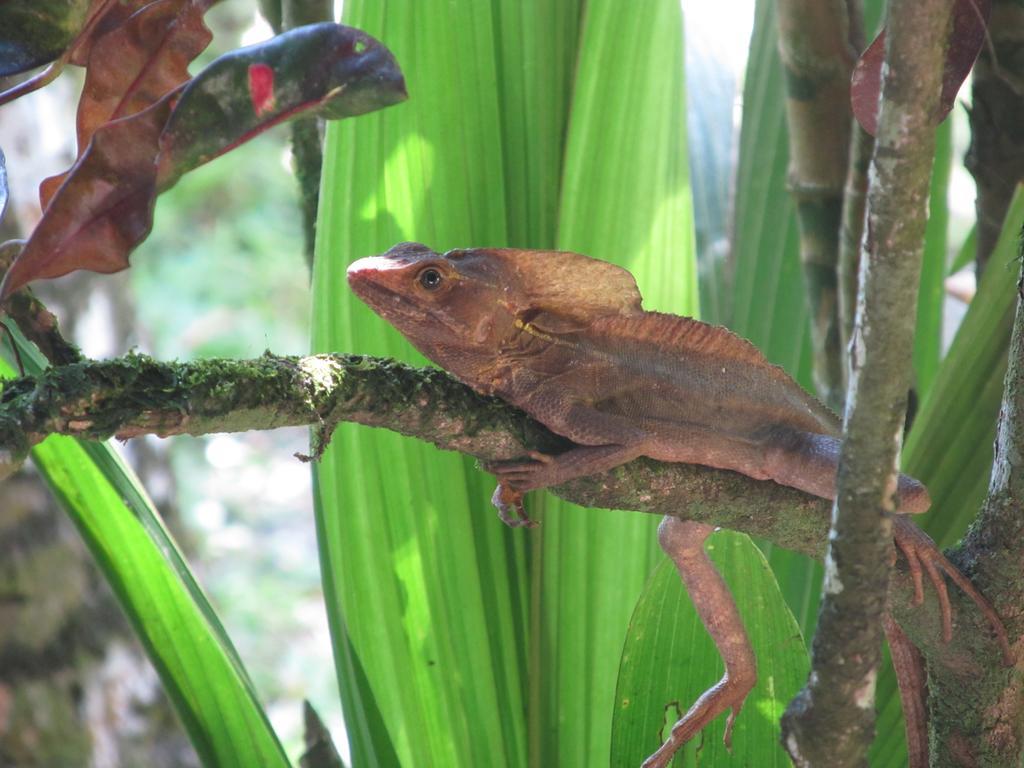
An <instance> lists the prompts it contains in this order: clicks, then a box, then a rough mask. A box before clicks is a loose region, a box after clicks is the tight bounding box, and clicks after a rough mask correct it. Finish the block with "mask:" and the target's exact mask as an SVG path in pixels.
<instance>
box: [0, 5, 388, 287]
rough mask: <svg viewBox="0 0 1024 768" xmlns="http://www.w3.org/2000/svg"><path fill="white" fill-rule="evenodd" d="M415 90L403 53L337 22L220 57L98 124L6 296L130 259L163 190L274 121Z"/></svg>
mask: <svg viewBox="0 0 1024 768" xmlns="http://www.w3.org/2000/svg"><path fill="white" fill-rule="evenodd" d="M225 60H227V61H225ZM405 98H406V93H405V83H404V80H403V79H402V74H401V71H400V70H399V67H398V64H397V63H396V62H395V60H394V57H393V56H392V55H391V52H390V51H388V49H387V48H385V47H384V46H383V45H381V44H380V43H378V42H377V41H376V40H374V39H373V38H371V37H369V36H367V35H365V34H363V33H362V32H359V31H358V30H354V29H351V28H348V27H342V26H340V25H337V24H316V25H312V27H301V28H299V29H296V30H293V31H292V32H290V33H286V34H285V35H281V36H280V37H278V38H275V39H274V40H271V41H269V42H268V43H264V44H262V45H259V46H253V47H252V48H247V49H244V50H242V51H237V52H234V53H230V54H227V55H226V56H224V57H221V58H220V59H217V60H215V61H214V62H213V63H211V64H210V66H209V67H207V68H206V69H205V70H203V72H201V73H200V74H199V75H198V76H197V77H196V78H195V80H194V81H193V82H191V83H189V84H188V85H183V86H180V87H179V88H178V89H175V90H174V91H172V92H171V93H168V94H167V95H166V96H164V97H163V98H162V99H160V101H158V102H157V103H156V104H154V105H153V106H150V107H147V108H146V109H143V110H142V111H140V112H137V113H135V114H133V115H130V116H127V117H122V118H120V119H117V120H114V121H112V122H109V123H106V124H104V125H102V126H101V127H99V128H98V129H97V130H96V131H95V133H94V134H93V136H92V140H91V142H90V143H89V145H88V147H87V148H86V150H85V152H83V153H82V155H81V157H80V158H79V159H78V161H77V162H76V163H75V165H74V166H72V168H71V171H70V172H69V174H68V177H67V178H66V179H65V180H64V182H63V184H61V185H60V187H59V188H58V189H57V191H56V192H55V193H54V194H53V197H52V200H51V201H50V205H49V206H48V207H47V209H46V211H45V213H44V215H43V218H42V219H41V220H40V222H39V225H38V226H37V227H36V229H35V231H34V232H33V233H32V235H31V237H30V238H29V239H28V241H27V243H26V244H25V248H24V250H23V251H22V252H21V254H20V255H19V256H18V258H17V260H16V261H15V262H14V264H13V266H12V267H11V269H10V270H9V271H8V273H7V274H6V275H5V276H4V280H3V283H2V284H0V301H3V300H5V299H6V298H7V297H9V296H10V295H11V294H12V293H13V292H14V291H16V290H18V289H19V288H21V287H22V286H24V285H26V284H27V283H29V282H31V281H32V280H36V279H39V278H49V277H58V276H60V275H64V274H67V273H68V272H72V271H74V270H77V269H89V270H92V271H94V272H116V271H118V270H121V269H125V268H127V267H128V256H129V254H130V253H131V252H132V250H133V249H134V248H135V247H136V246H137V245H138V244H139V243H140V242H142V240H143V239H145V237H146V236H147V235H148V234H149V231H150V229H151V227H152V221H153V207H154V202H155V198H156V195H157V194H158V193H159V192H161V191H163V190H165V189H167V188H168V187H170V186H171V185H172V184H173V183H174V182H175V181H177V180H178V178H180V176H181V174H183V173H185V172H186V171H188V170H191V169H192V168H195V167H196V166H198V165H200V164H202V163H204V162H207V161H208V160H210V159H212V158H214V157H216V156H217V155H220V154H222V153H223V152H226V151H228V150H229V149H231V148H232V147H234V146H237V145H238V144H241V143H242V142H244V141H246V140H248V139H249V138H251V137H252V136H254V135H256V134H258V133H260V132H261V131H263V130H265V129H266V128H268V127H270V126H271V125H274V124H276V123H279V122H282V121H284V120H287V119H289V118H292V117H296V116H298V115H300V114H307V113H309V112H310V111H313V112H315V113H320V114H322V115H324V116H325V117H327V118H329V119H330V118H340V117H348V116H353V115H360V114H364V113H366V112H369V111H372V110H375V109H381V108H383V107H386V106H389V105H391V104H395V103H397V102H399V101H402V100H403V99H405Z"/></svg>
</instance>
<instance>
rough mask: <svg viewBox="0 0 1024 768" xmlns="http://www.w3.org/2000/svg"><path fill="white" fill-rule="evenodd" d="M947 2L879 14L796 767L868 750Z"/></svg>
mask: <svg viewBox="0 0 1024 768" xmlns="http://www.w3.org/2000/svg"><path fill="white" fill-rule="evenodd" d="M952 5H953V3H952V0H902V1H901V2H896V3H893V4H892V5H891V6H890V10H889V15H888V21H887V37H886V63H885V64H884V65H883V83H882V98H881V109H880V113H879V120H878V137H877V141H876V146H875V152H874V155H873V157H872V162H871V168H870V172H869V178H870V186H869V192H868V214H867V233H866V237H865V241H864V251H863V253H862V256H861V267H860V279H859V284H860V291H859V293H858V299H857V315H856V322H855V327H854V333H853V344H852V347H851V364H850V385H849V390H848V394H847V406H846V424H845V429H844V436H845V439H844V442H843V448H842V453H841V456H840V463H839V475H838V494H837V499H836V505H835V509H834V512H833V521H832V527H831V530H830V533H829V550H828V553H827V555H826V558H825V581H824V585H823V593H824V597H823V600H822V604H821V609H820V612H819V619H818V629H817V632H816V634H815V637H814V642H813V646H812V665H811V675H810V679H809V680H808V683H807V685H806V686H805V687H804V688H803V689H802V690H801V692H800V693H799V694H798V695H797V697H796V698H795V699H794V700H793V701H792V702H791V704H790V706H789V708H788V709H787V712H786V715H785V716H784V718H783V740H784V743H785V745H786V749H787V750H788V752H789V754H790V756H791V758H792V759H793V761H794V762H795V763H796V764H797V765H801V766H826V765H827V766H830V767H833V768H839V767H841V766H862V765H866V764H867V750H868V747H869V746H870V744H871V741H872V739H873V737H874V719H875V718H874V716H875V713H874V702H875V682H876V679H877V675H878V664H879V660H880V651H881V631H882V628H881V620H882V616H883V613H884V612H885V609H886V593H887V588H888V580H889V571H890V567H889V559H890V557H891V552H892V515H893V512H894V511H895V503H894V493H895V489H896V476H897V471H896V467H897V458H898V452H899V451H898V448H899V443H900V438H901V435H902V426H903V414H904V413H905V411H906V401H907V390H908V388H909V383H910V358H911V350H912V341H913V332H914V320H915V317H916V305H917V287H918V281H919V278H920V270H921V256H922V248H923V245H922V244H923V241H924V232H925V224H926V221H927V212H928V190H929V184H930V175H931V164H932V156H933V152H934V145H935V141H934V125H933V122H932V116H933V115H934V114H935V110H936V107H937V104H938V98H939V91H940V87H941V77H942V69H943V59H944V51H945V46H946V40H947V37H948V34H949V26H950V19H951V12H952Z"/></svg>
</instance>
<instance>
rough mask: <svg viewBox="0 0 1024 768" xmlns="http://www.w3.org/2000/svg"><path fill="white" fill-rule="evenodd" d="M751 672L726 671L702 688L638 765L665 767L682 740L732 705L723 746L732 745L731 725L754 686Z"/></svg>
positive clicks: (730, 746)
mask: <svg viewBox="0 0 1024 768" xmlns="http://www.w3.org/2000/svg"><path fill="white" fill-rule="evenodd" d="M754 681H755V677H754V676H753V675H749V676H748V675H741V676H740V679H739V681H734V680H731V679H730V678H729V675H728V673H727V674H726V675H725V677H723V678H722V679H721V680H720V681H719V682H718V683H717V684H716V685H715V686H713V687H712V688H709V689H708V690H706V691H704V693H703V694H702V695H701V697H700V698H699V699H697V701H695V702H694V704H693V706H692V707H690V710H689V711H688V712H687V713H686V714H685V715H683V716H682V717H681V718H680V719H679V721H678V722H676V724H675V725H673V726H672V731H671V733H669V737H668V738H667V739H666V740H665V743H664V744H662V745H661V746H660V747H658V751H657V752H655V753H654V754H653V755H651V756H650V757H648V758H647V759H646V760H644V763H643V766H642V768H667V766H668V764H669V763H671V762H672V758H673V757H674V756H675V754H676V752H677V751H679V749H680V747H682V746H683V745H684V744H685V743H686V742H688V741H689V740H690V739H692V738H693V737H694V736H696V735H697V734H698V733H700V731H701V730H702V729H703V728H704V726H706V725H707V724H708V723H710V722H711V721H712V720H714V719H715V718H716V717H718V716H719V715H720V714H722V713H723V712H724V711H725V710H727V709H730V708H731V709H732V712H730V713H729V718H728V719H727V720H726V721H725V736H724V737H723V741H725V746H726V749H730V750H731V749H732V725H733V722H734V721H735V720H736V715H738V714H739V713H740V709H742V707H743V702H744V701H746V698H747V695H748V694H749V693H750V691H751V690H752V689H753V687H754Z"/></svg>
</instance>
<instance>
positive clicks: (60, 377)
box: [0, 354, 998, 666]
mask: <svg viewBox="0 0 1024 768" xmlns="http://www.w3.org/2000/svg"><path fill="white" fill-rule="evenodd" d="M341 421H351V422H357V423H360V424H366V425H370V426H375V427H385V428H387V429H391V430H394V431H396V432H400V433H402V434H405V435H409V436H412V437H415V438H417V439H420V440H426V441H428V442H431V443H433V444H435V445H437V446H438V447H440V448H443V449H446V450H456V451H461V452H463V453H466V454H469V455H471V456H475V457H477V458H480V459H485V460H486V459H509V458H515V457H518V456H522V455H523V454H524V452H525V451H526V450H527V449H532V450H541V451H547V452H557V451H559V450H562V449H564V448H566V447H567V446H568V445H569V443H568V442H567V441H566V440H565V439H564V438H561V437H558V436H557V435H554V434H552V433H551V432H550V431H549V430H547V429H546V428H545V427H544V426H542V425H541V424H539V423H537V422H535V421H533V420H532V419H530V418H529V417H528V416H526V415H525V414H524V413H523V412H521V411H519V410H517V409H516V408H513V407H511V406H509V405H507V404H506V403H504V402H502V401H500V400H498V399H496V398H491V397H483V396H481V395H478V394H477V393H475V392H473V391H472V390H471V389H469V388H468V387H466V386H464V385H463V384H460V383H459V382H458V381H456V380H455V379H453V378H452V377H451V376H449V375H448V374H447V373H445V372H443V371H440V370H437V369H433V368H411V367H409V366H406V365H402V364H401V363H397V362H395V361H394V360H386V359H380V358H372V357H361V356H355V355H314V356H309V357H278V356H275V355H271V354H266V355H264V356H263V357H260V358H257V359H254V360H244V361H240V360H205V361H197V362H190V363H165V362H158V361H156V360H153V359H151V358H149V357H145V356H142V355H128V356H126V357H122V358H117V359H114V360H106V361H85V362H80V363H75V364H72V365H65V366H57V367H53V368H49V369H47V370H45V371H43V372H42V373H41V374H39V375H38V376H35V377H33V376H26V377H22V378H19V379H12V380H10V381H8V382H6V383H5V385H4V389H3V393H2V395H0V452H2V453H3V454H4V455H6V456H8V457H10V459H11V460H10V461H8V462H7V467H8V469H10V468H12V467H13V466H15V465H16V464H17V462H18V460H19V459H21V458H24V456H25V455H26V453H27V451H28V450H29V448H30V447H31V446H32V445H34V444H36V443H38V442H39V441H41V440H43V439H44V438H45V437H47V436H48V435H51V434H63V435H73V436H76V437H79V438H83V439H89V440H103V439H107V438H109V437H118V438H122V439H124V438H130V437H135V436H138V435H143V434H155V435H161V436H167V435H177V434H191V435H199V434H207V433H212V432H237V431H242V430H251V429H273V428H276V427H283V426H297V425H311V426H313V427H314V429H315V433H316V434H317V435H319V436H328V435H329V434H330V432H331V431H332V430H333V429H334V427H335V425H336V424H337V423H338V422H341ZM319 439H320V438H319V437H318V438H317V441H319ZM553 490H554V492H555V493H556V494H557V495H559V496H561V497H562V498H565V499H567V500H569V501H572V502H575V503H578V504H581V505H583V506H589V507H604V508H610V509H622V510H634V511H638V512H648V513H653V514H675V515H678V516H680V517H683V518H685V519H692V520H698V521H702V522H707V523H711V524H713V525H717V526H722V527H725V528H730V529H733V530H737V531H743V532H746V533H749V534H752V535H756V536H760V537H763V538H765V539H768V540H769V541H772V542H773V543H775V544H777V545H779V546H781V547H785V548H787V549H791V550H795V551H798V552H802V553H804V554H806V555H809V556H811V557H815V558H819V559H820V558H821V556H822V555H823V553H824V551H825V542H826V537H827V534H828V526H829V508H830V504H829V502H828V501H826V500H824V499H819V498H816V497H813V496H808V495H807V494H804V493H802V492H800V491H797V490H794V489H792V488H787V487H784V486H781V485H776V484H775V483H772V482H768V481H758V480H753V479H751V478H749V477H746V476H744V475H740V474H737V473H735V472H729V471H725V470H715V469H709V468H707V467H699V466H693V465H688V464H666V463H661V462H657V461H652V460H650V459H638V460H636V461H633V462H631V463H630V464H627V465H625V466H622V467H618V468H616V469H614V470H611V471H609V472H605V473H604V474H601V475H595V476H593V477H585V478H579V479H577V480H574V481H572V482H570V483H566V484H565V485H562V486H559V487H558V488H555V489H553ZM487 503H488V501H487V499H485V498H481V499H480V504H481V505H486V504H487ZM494 524H495V525H499V524H500V523H498V521H497V518H495V522H494ZM892 589H893V593H892V600H893V604H894V606H895V608H894V615H895V616H896V618H897V620H899V621H900V622H901V623H902V624H903V625H904V627H905V628H906V630H907V632H908V634H910V636H911V637H912V639H913V640H914V641H915V642H916V643H918V644H919V645H921V646H922V647H923V648H924V649H925V651H926V653H927V654H929V655H930V658H931V661H932V663H934V664H939V665H942V664H946V663H950V664H959V665H961V666H962V665H963V663H964V660H965V659H967V660H971V663H973V664H981V663H982V661H980V660H978V659H979V658H980V657H979V654H988V653H992V654H995V655H996V656H998V649H997V648H996V646H995V644H994V643H992V644H991V648H989V644H987V643H978V642H977V641H978V638H979V637H988V636H989V634H990V633H989V631H988V629H987V625H986V624H985V621H984V619H983V617H981V616H980V614H978V613H977V611H976V610H975V608H974V606H973V604H972V603H970V602H969V601H964V600H960V599H959V596H957V595H954V596H953V597H954V600H955V601H956V610H957V612H958V613H957V616H958V624H961V625H966V626H973V627H976V628H977V632H976V633H974V634H971V633H968V637H970V642H967V641H965V640H963V639H961V637H960V635H959V634H958V636H957V637H956V638H954V641H953V642H952V643H950V644H949V645H944V644H943V643H942V642H941V628H940V618H939V612H938V606H937V603H936V602H935V601H934V600H933V599H932V597H933V596H932V595H928V597H927V601H926V603H925V605H924V606H912V605H911V599H912V597H913V586H912V584H911V583H910V579H909V577H907V576H906V574H901V575H900V577H899V578H897V579H895V580H894V582H893V587H892Z"/></svg>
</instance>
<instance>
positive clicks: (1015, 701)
mask: <svg viewBox="0 0 1024 768" xmlns="http://www.w3.org/2000/svg"><path fill="white" fill-rule="evenodd" d="M1018 286H1021V294H1022V295H1024V273H1022V276H1021V282H1019V283H1018ZM953 560H954V562H956V563H957V564H958V565H959V566H960V568H961V569H962V570H963V571H964V572H965V573H966V574H967V575H968V576H969V577H971V578H972V580H973V581H974V582H975V583H976V584H977V585H978V586H979V588H981V589H982V590H984V591H985V592H986V593H987V594H988V596H989V599H990V600H991V601H992V603H993V604H994V606H995V608H996V610H997V611H998V612H999V613H1000V615H1001V616H1002V618H1003V621H1004V623H1005V624H1006V627H1007V630H1008V631H1009V633H1010V637H1011V638H1012V639H1013V640H1014V641H1015V642H1014V646H1013V648H1014V656H1015V658H1016V660H1017V661H1016V665H1015V666H1013V667H1009V668H1007V667H1005V666H1002V665H999V664H998V663H995V660H994V659H986V658H980V659H974V660H968V659H964V658H961V659H956V658H953V659H950V660H949V661H952V662H956V663H942V664H939V665H938V666H936V665H935V664H934V663H933V661H932V660H931V659H929V665H928V676H929V681H930V683H931V685H930V691H929V693H930V696H929V709H930V711H931V714H932V718H931V719H932V745H933V747H932V748H933V752H934V754H933V765H1020V764H1021V761H1022V759H1024V661H1022V660H1024V642H1022V640H1021V633H1022V632H1024V573H1022V569H1021V563H1022V562H1024V304H1022V302H1021V301H1020V300H1018V302H1017V314H1016V317H1015V320H1014V326H1013V336H1012V339H1011V341H1010V354H1009V368H1008V369H1007V372H1006V380H1005V388H1004V390H1003V402H1002V406H1001V407H1000V411H999V425H998V428H997V432H996V441H995V458H994V461H993V465H992V479H991V481H990V483H989V492H988V497H987V498H986V500H985V503H984V505H983V507H982V510H981V514H980V515H979V516H978V519H977V520H976V521H975V523H974V524H973V526H972V527H971V529H970V531H969V532H968V534H967V536H966V537H965V538H964V541H963V543H962V546H961V548H960V549H959V551H958V552H957V553H956V554H955V556H954V557H953ZM965 619H966V617H965ZM964 624H965V626H963V627H962V628H961V630H960V631H962V632H964V631H965V632H968V633H970V632H973V631H976V630H978V627H977V625H975V624H973V623H971V622H969V621H967V620H965V622H964ZM968 702H969V703H968Z"/></svg>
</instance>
